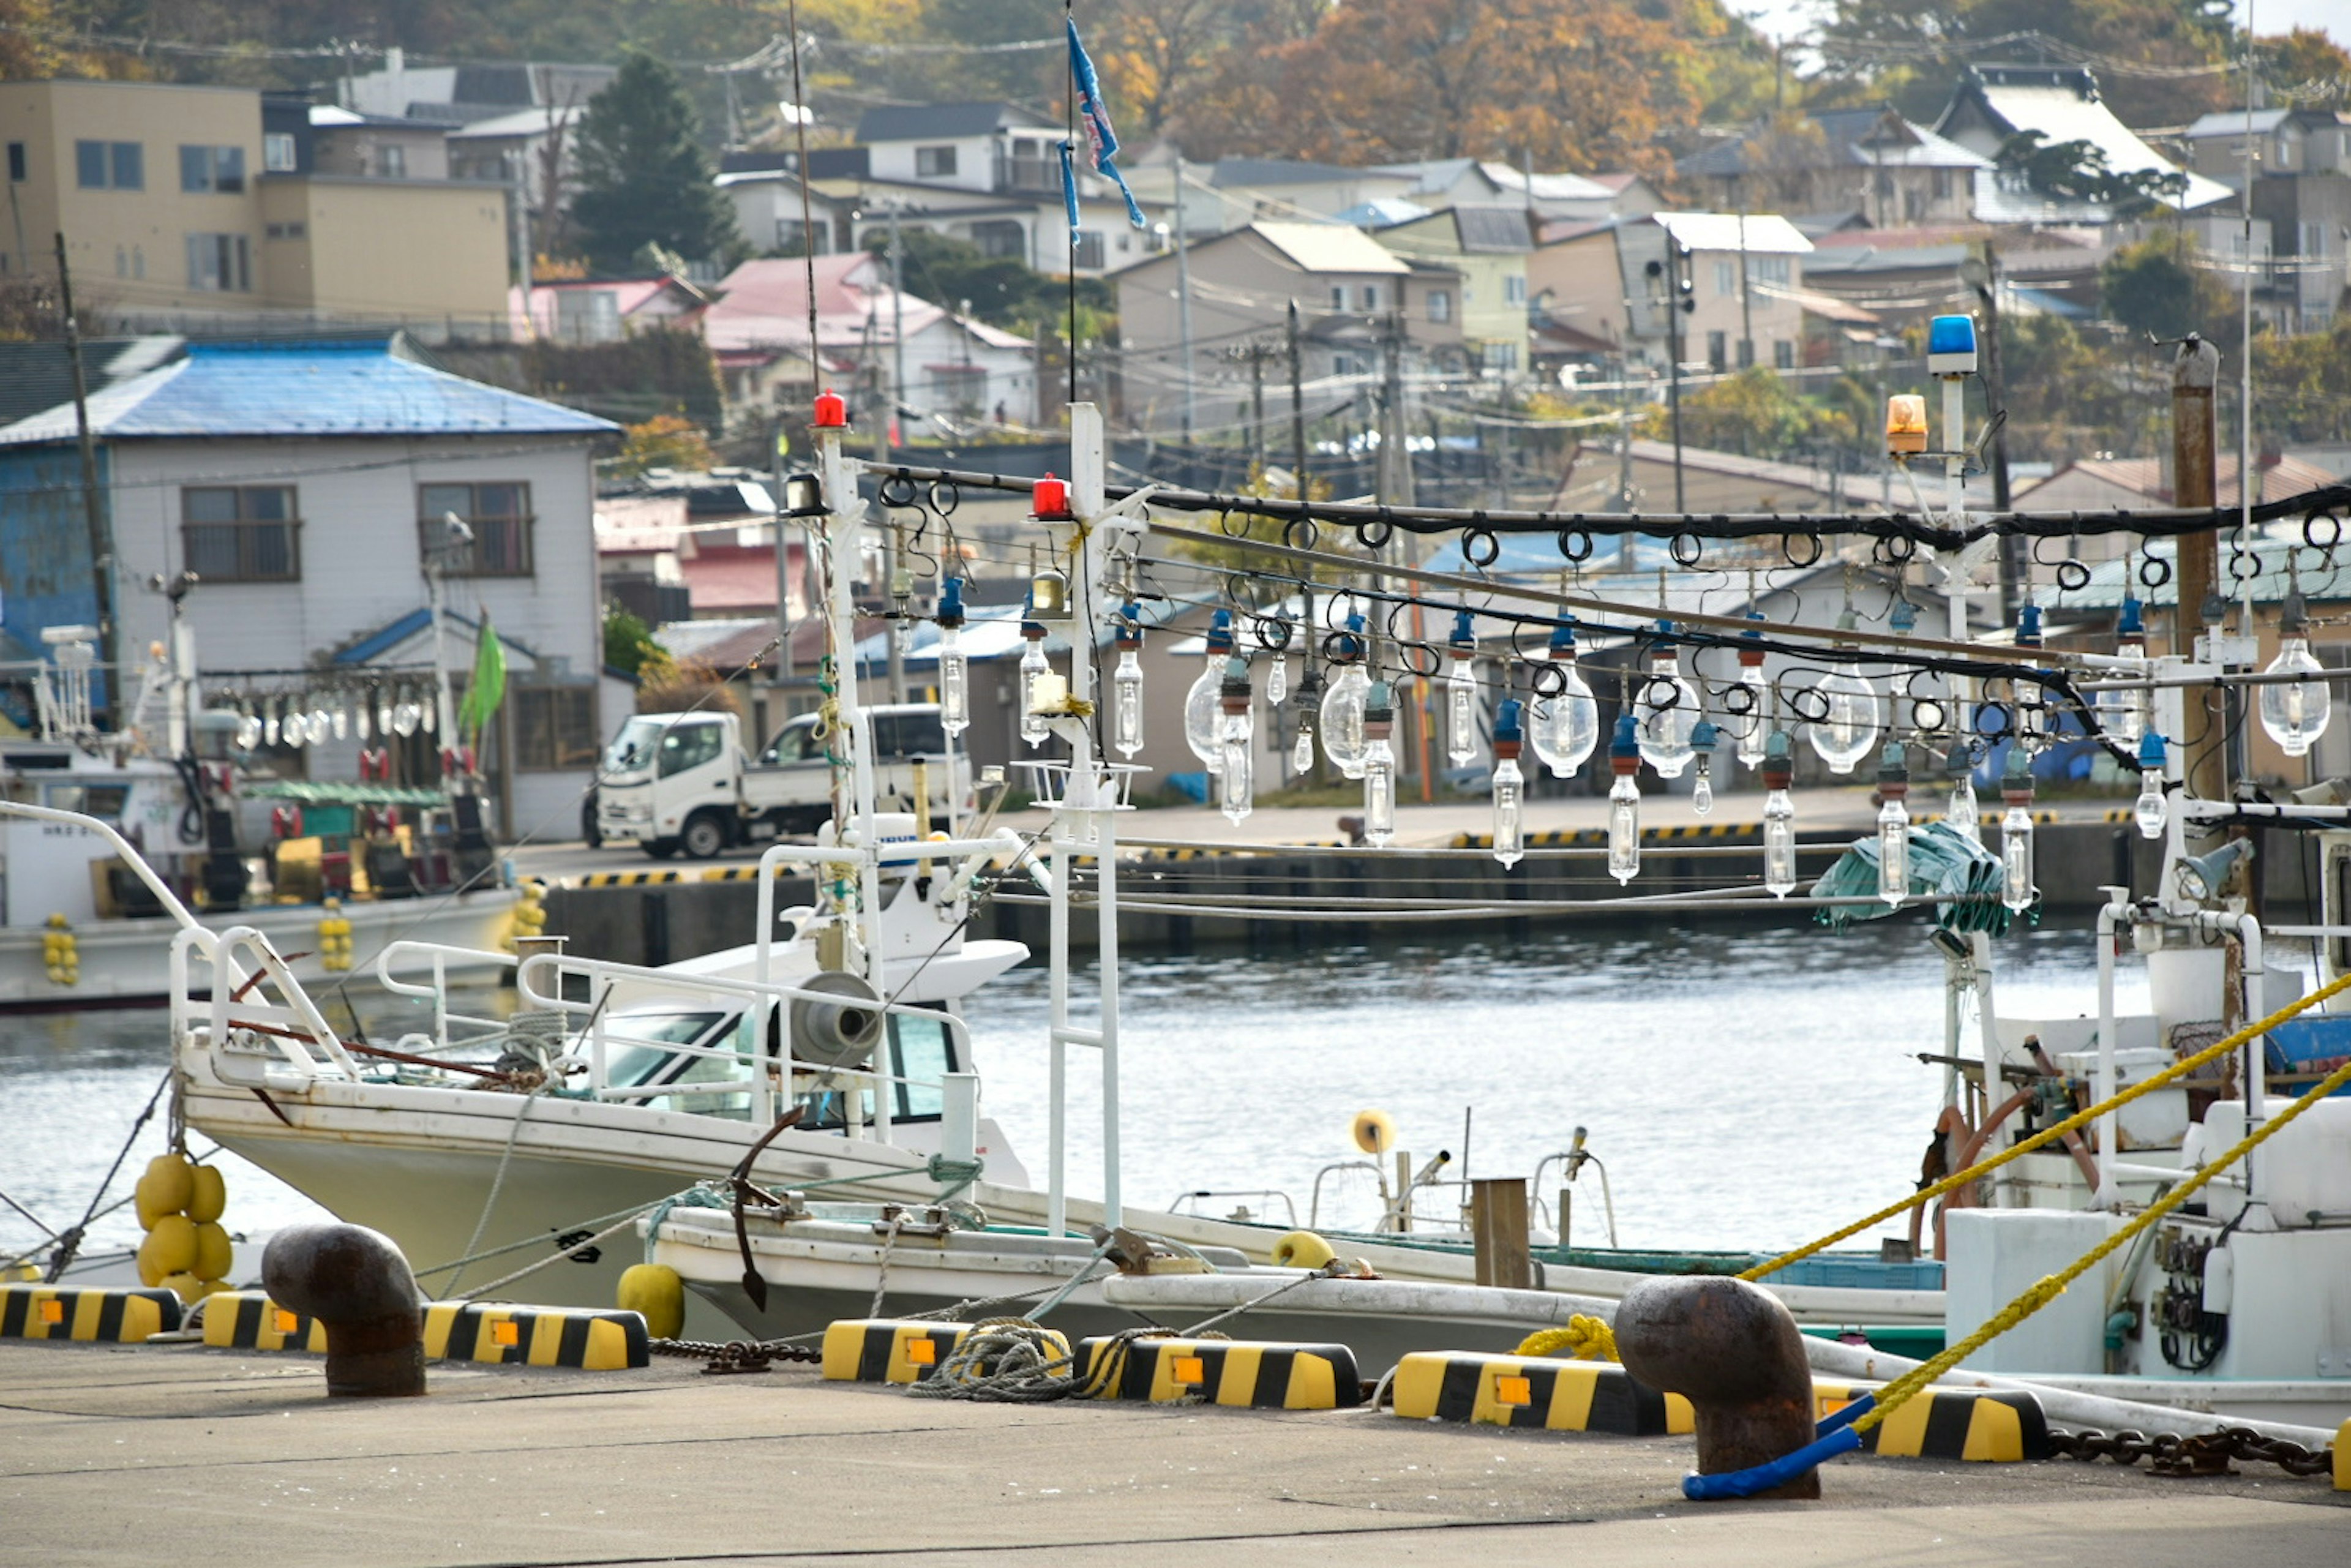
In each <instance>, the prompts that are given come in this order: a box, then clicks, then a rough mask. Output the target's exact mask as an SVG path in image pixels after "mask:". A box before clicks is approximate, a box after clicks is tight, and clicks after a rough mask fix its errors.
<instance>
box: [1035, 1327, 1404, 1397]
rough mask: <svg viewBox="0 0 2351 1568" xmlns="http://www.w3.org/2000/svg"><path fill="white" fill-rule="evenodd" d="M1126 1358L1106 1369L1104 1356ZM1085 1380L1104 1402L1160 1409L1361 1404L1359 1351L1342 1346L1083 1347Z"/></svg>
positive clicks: (1101, 1342)
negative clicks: (1194, 1404) (1183, 1404)
mask: <svg viewBox="0 0 2351 1568" xmlns="http://www.w3.org/2000/svg"><path fill="white" fill-rule="evenodd" d="M1120 1355H1123V1357H1124V1362H1123V1364H1120V1365H1117V1366H1114V1367H1111V1368H1108V1369H1105V1368H1104V1365H1103V1358H1104V1357H1105V1356H1113V1357H1115V1356H1120ZM1078 1365H1079V1367H1080V1369H1081V1370H1080V1376H1081V1378H1083V1379H1084V1381H1085V1382H1086V1383H1087V1384H1088V1385H1092V1384H1093V1383H1094V1382H1095V1381H1096V1379H1097V1378H1098V1377H1101V1378H1102V1387H1101V1391H1100V1395H1099V1397H1101V1398H1103V1399H1147V1400H1149V1401H1151V1402H1152V1403H1153V1404H1155V1405H1166V1404H1174V1403H1177V1402H1180V1401H1190V1400H1197V1401H1200V1402H1201V1403H1203V1404H1208V1405H1230V1406H1242V1407H1247V1408H1256V1409H1264V1410H1339V1409H1345V1408H1348V1407H1351V1406H1357V1405H1361V1404H1362V1403H1363V1402H1364V1388H1363V1383H1362V1381H1361V1378H1360V1376H1359V1375H1358V1374H1357V1373H1356V1370H1355V1353H1354V1352H1353V1351H1352V1350H1349V1349H1348V1348H1347V1347H1346V1346H1345V1345H1343V1344H1290V1343H1281V1342H1277V1341H1264V1340H1236V1339H1123V1338H1119V1337H1116V1336H1109V1337H1104V1338H1101V1339H1089V1340H1081V1341H1079V1342H1078Z"/></svg>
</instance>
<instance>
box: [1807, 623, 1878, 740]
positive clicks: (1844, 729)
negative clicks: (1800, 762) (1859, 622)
mask: <svg viewBox="0 0 2351 1568" xmlns="http://www.w3.org/2000/svg"><path fill="white" fill-rule="evenodd" d="M1853 627H1854V620H1853V612H1852V611H1850V610H1848V611H1846V612H1844V614H1843V615H1842V616H1840V617H1838V619H1837V630H1838V631H1840V632H1850V631H1852V630H1853ZM1813 690H1814V691H1815V692H1817V693H1818V694H1819V695H1820V698H1821V701H1822V702H1823V704H1825V705H1826V707H1827V711H1826V712H1825V713H1824V714H1823V716H1821V717H1820V718H1819V719H1818V720H1816V721H1814V722H1813V723H1809V724H1807V725H1805V726H1804V738H1805V739H1806V740H1809V741H1811V742H1812V743H1813V750H1814V751H1816V752H1818V753H1819V754H1820V758H1821V760H1822V761H1823V762H1825V763H1827V764H1828V765H1829V771H1830V772H1832V773H1839V774H1843V773H1850V772H1852V771H1853V770H1854V768H1855V764H1857V763H1859V762H1860V761H1861V759H1862V758H1865V757H1866V756H1868V755H1869V752H1870V748H1871V747H1874V746H1876V744H1877V729H1878V723H1877V688H1876V687H1875V686H1873V685H1870V684H1869V683H1868V682H1867V681H1865V680H1864V679H1863V678H1862V674H1861V667H1860V666H1859V665H1858V664H1855V663H1854V661H1853V656H1852V653H1851V651H1850V650H1849V649H1848V650H1847V651H1846V653H1845V657H1844V660H1843V661H1842V662H1840V663H1839V664H1837V666H1836V668H1834V669H1833V670H1831V671H1830V672H1829V673H1828V674H1826V675H1824V676H1823V677H1822V679H1821V683H1820V685H1817V686H1814V687H1813Z"/></svg>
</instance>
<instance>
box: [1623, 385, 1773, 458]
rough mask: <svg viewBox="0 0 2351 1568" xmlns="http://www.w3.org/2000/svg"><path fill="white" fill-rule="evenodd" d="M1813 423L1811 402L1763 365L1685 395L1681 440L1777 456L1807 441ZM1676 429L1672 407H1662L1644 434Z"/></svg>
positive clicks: (1656, 434) (1652, 412) (1653, 412)
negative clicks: (1669, 408)
mask: <svg viewBox="0 0 2351 1568" xmlns="http://www.w3.org/2000/svg"><path fill="white" fill-rule="evenodd" d="M1814 423H1815V415H1814V413H1813V409H1812V406H1811V405H1810V404H1808V403H1807V402H1805V401H1804V400H1803V399H1802V398H1801V397H1799V396H1797V395H1796V393H1795V391H1794V389H1793V388H1792V387H1791V386H1790V385H1789V384H1788V382H1787V381H1786V379H1785V378H1783V377H1782V376H1781V375H1779V374H1778V373H1777V372H1775V371H1771V370H1770V369H1768V368H1767V367H1765V366H1762V365H1753V366H1750V367H1749V368H1748V369H1746V370H1743V371H1740V372H1739V373H1738V374H1737V375H1735V376H1731V377H1729V378H1728V379H1726V380H1723V381H1719V382H1715V383H1714V384H1713V385H1712V386H1708V387H1701V388H1699V389H1698V390H1697V391H1695V392H1685V393H1683V394H1682V441H1683V442H1684V444H1687V445H1690V446H1710V447H1712V448H1714V449H1715V450H1717V451H1719V452H1742V453H1747V454H1749V455H1755V456H1763V457H1775V456H1778V455H1781V454H1782V453H1784V452H1789V451H1792V449H1794V448H1795V447H1796V446H1797V445H1799V444H1801V443H1802V442H1803V440H1804V439H1805V438H1806V437H1807V436H1809V435H1811V434H1813V426H1814ZM1672 429H1673V423H1672V416H1671V414H1670V413H1669V411H1668V410H1667V409H1666V408H1665V407H1664V406H1663V405H1659V406H1658V407H1656V408H1654V409H1652V410H1650V411H1649V413H1648V415H1647V421H1646V426H1645V428H1644V429H1643V430H1642V432H1641V434H1644V435H1647V436H1651V437H1655V438H1660V439H1662V438H1663V437H1665V436H1667V435H1668V434H1671V432H1672Z"/></svg>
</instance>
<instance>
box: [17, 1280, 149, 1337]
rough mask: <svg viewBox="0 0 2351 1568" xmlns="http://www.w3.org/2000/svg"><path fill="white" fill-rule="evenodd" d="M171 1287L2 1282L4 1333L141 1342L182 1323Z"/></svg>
mask: <svg viewBox="0 0 2351 1568" xmlns="http://www.w3.org/2000/svg"><path fill="white" fill-rule="evenodd" d="M180 1318H181V1307H180V1298H179V1296H178V1294H177V1293H176V1292H174V1291H160V1290H157V1291H142V1290H121V1289H108V1290H86V1291H85V1290H76V1289H74V1288H72V1287H71V1286H68V1285H0V1339H60V1340H84V1341H91V1342H103V1343H113V1344H136V1343H139V1342H140V1341H141V1340H143V1339H145V1338H146V1337H147V1336H148V1335H149V1334H153V1333H171V1332H172V1330H174V1329H176V1328H178V1327H179V1326H180Z"/></svg>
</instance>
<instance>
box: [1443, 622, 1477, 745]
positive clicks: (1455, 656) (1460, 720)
mask: <svg viewBox="0 0 2351 1568" xmlns="http://www.w3.org/2000/svg"><path fill="white" fill-rule="evenodd" d="M1450 652H1451V654H1452V668H1451V669H1450V670H1448V671H1447V674H1446V676H1445V755H1446V756H1447V757H1448V758H1451V759H1452V762H1453V766H1454V767H1456V768H1467V767H1468V766H1469V764H1471V763H1472V762H1475V761H1476V760H1477V759H1478V637H1477V633H1476V632H1475V630H1474V629H1473V628H1472V626H1471V624H1470V621H1469V612H1468V611H1467V610H1457V611H1455V612H1454V613H1453V636H1452V639H1451V641H1450Z"/></svg>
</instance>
